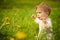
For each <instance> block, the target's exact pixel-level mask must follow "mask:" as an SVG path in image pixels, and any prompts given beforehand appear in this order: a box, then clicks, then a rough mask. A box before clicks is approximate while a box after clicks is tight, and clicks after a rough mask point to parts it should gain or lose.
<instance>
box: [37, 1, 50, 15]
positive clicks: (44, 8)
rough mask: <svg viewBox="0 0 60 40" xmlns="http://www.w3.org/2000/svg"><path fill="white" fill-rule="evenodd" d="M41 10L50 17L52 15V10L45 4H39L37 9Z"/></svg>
mask: <svg viewBox="0 0 60 40" xmlns="http://www.w3.org/2000/svg"><path fill="white" fill-rule="evenodd" d="M38 8H41V9H42V10H43V11H44V12H48V15H50V12H51V8H50V7H49V6H48V5H47V4H46V3H44V2H42V3H41V4H39V5H38V6H37V8H36V9H38Z"/></svg>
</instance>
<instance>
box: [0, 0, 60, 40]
mask: <svg viewBox="0 0 60 40" xmlns="http://www.w3.org/2000/svg"><path fill="white" fill-rule="evenodd" d="M41 2H42V0H41V1H39V0H17V1H16V0H9V1H8V0H4V1H1V3H0V40H36V38H35V36H36V35H37V34H38V31H39V28H38V24H36V23H35V22H34V19H32V18H31V15H32V14H36V12H35V11H36V10H35V8H36V6H37V5H38V4H39V3H41ZM44 2H46V3H48V5H49V6H51V9H52V11H51V14H50V16H49V17H50V18H51V20H52V25H53V33H54V40H60V4H59V3H60V2H58V1H44ZM40 40H41V39H40Z"/></svg>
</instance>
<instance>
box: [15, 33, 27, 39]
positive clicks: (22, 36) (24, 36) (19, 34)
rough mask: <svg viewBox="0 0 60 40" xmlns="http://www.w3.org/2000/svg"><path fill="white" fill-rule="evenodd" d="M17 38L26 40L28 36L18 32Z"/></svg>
mask: <svg viewBox="0 0 60 40" xmlns="http://www.w3.org/2000/svg"><path fill="white" fill-rule="evenodd" d="M15 37H16V38H17V39H24V38H26V34H25V33H24V32H17V33H16V35H15Z"/></svg>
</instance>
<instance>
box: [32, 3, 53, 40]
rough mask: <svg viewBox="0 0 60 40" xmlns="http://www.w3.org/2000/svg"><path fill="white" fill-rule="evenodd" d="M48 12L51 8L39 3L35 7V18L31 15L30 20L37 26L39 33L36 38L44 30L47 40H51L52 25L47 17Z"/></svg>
mask: <svg viewBox="0 0 60 40" xmlns="http://www.w3.org/2000/svg"><path fill="white" fill-rule="evenodd" d="M50 12H51V8H50V7H49V6H48V5H47V4H46V3H41V4H39V5H38V6H37V7H36V13H37V17H36V15H34V14H33V15H32V18H33V19H34V21H35V22H36V23H38V24H39V33H38V36H37V37H39V36H40V35H41V33H42V30H44V32H45V33H46V38H47V40H52V23H51V19H50V18H49V17H48V16H49V15H50ZM44 32H43V33H44Z"/></svg>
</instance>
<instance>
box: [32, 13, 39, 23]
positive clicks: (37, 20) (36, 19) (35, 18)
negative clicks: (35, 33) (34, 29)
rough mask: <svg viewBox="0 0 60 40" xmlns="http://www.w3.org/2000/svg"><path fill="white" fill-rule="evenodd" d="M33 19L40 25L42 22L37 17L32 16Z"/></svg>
mask: <svg viewBox="0 0 60 40" xmlns="http://www.w3.org/2000/svg"><path fill="white" fill-rule="evenodd" d="M32 18H33V19H34V21H35V22H36V23H39V22H40V20H39V19H38V18H37V17H36V15H34V14H32Z"/></svg>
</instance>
